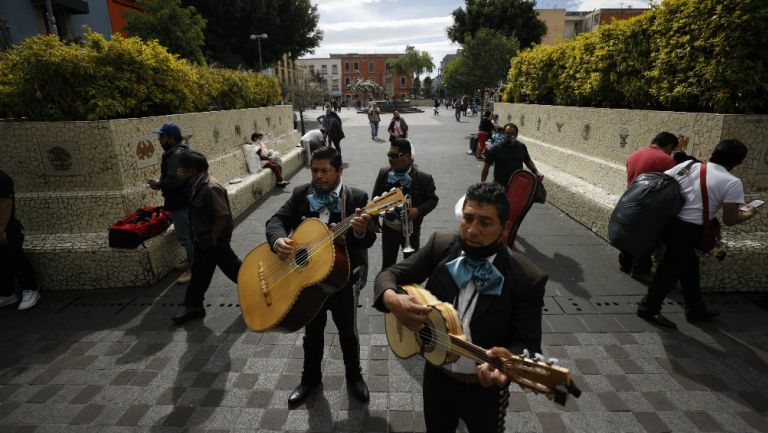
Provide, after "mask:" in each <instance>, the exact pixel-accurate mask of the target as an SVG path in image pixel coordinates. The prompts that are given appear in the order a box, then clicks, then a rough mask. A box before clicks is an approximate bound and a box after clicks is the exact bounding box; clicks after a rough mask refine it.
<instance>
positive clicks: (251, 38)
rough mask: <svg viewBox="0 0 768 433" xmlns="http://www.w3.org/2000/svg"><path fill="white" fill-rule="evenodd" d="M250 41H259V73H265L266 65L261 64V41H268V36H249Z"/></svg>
mask: <svg viewBox="0 0 768 433" xmlns="http://www.w3.org/2000/svg"><path fill="white" fill-rule="evenodd" d="M249 39H250V40H252V41H253V40H255V41H258V44H259V71H263V70H264V65H263V64H262V63H261V40H262V39H267V34H266V33H262V34H260V35H251V36H249Z"/></svg>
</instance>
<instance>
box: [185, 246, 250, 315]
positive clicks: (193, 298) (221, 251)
mask: <svg viewBox="0 0 768 433" xmlns="http://www.w3.org/2000/svg"><path fill="white" fill-rule="evenodd" d="M241 264H242V262H241V261H240V259H239V258H238V257H237V255H236V254H235V252H234V251H232V247H231V246H230V245H229V242H226V243H223V244H219V245H216V246H212V247H208V248H205V249H204V248H202V247H201V246H200V244H199V243H195V260H194V262H193V263H192V279H191V280H190V281H189V286H188V287H187V295H186V297H185V298H184V306H186V307H188V308H200V307H202V306H203V301H204V300H205V292H206V291H207V290H208V286H209V285H210V284H211V279H212V278H213V273H214V272H215V271H216V266H218V267H219V268H221V271H222V272H224V275H226V276H227V278H229V279H230V280H232V282H234V283H237V273H238V272H239V271H240V265H241Z"/></svg>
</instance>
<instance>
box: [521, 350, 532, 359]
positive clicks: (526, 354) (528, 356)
mask: <svg viewBox="0 0 768 433" xmlns="http://www.w3.org/2000/svg"><path fill="white" fill-rule="evenodd" d="M523 357H524V358H530V357H531V352H529V351H528V349H523Z"/></svg>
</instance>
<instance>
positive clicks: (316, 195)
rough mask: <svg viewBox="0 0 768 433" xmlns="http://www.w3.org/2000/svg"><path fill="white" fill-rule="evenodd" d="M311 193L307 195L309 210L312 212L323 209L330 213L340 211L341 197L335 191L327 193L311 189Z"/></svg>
mask: <svg viewBox="0 0 768 433" xmlns="http://www.w3.org/2000/svg"><path fill="white" fill-rule="evenodd" d="M312 191H313V193H312V194H310V195H308V196H307V200H309V210H310V211H312V212H320V211H322V210H323V209H328V212H330V213H334V212H336V213H340V212H341V199H340V198H339V195H338V194H336V191H331V192H328V193H321V192H317V191H314V189H313V190H312Z"/></svg>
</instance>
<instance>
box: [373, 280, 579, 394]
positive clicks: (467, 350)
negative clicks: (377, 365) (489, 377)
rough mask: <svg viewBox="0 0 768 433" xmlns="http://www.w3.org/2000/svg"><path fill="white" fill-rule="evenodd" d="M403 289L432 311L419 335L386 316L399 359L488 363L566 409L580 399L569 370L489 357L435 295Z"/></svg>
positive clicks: (516, 358)
mask: <svg viewBox="0 0 768 433" xmlns="http://www.w3.org/2000/svg"><path fill="white" fill-rule="evenodd" d="M402 289H403V290H405V292H406V293H407V294H409V295H411V296H413V297H414V298H415V299H416V300H417V301H418V302H419V303H420V304H422V305H426V306H429V307H432V311H431V312H430V313H429V314H428V320H427V323H426V324H425V326H424V327H423V328H422V329H420V330H419V331H418V332H415V331H412V330H410V329H408V328H407V327H406V326H405V325H403V324H402V323H401V322H400V321H399V320H398V319H397V317H396V316H395V315H394V314H393V313H387V314H386V315H385V324H386V332H387V341H388V342H389V347H390V348H391V349H392V352H394V353H395V355H397V356H398V357H399V358H403V359H406V358H410V357H412V356H413V355H416V354H419V355H421V356H423V357H424V359H426V360H427V362H429V363H430V364H432V365H435V366H438V367H439V366H442V365H446V364H450V363H452V362H455V361H457V360H458V359H459V357H460V356H463V357H466V358H468V359H471V360H473V361H475V362H477V363H483V362H487V363H489V364H490V365H491V366H493V367H495V368H497V369H498V370H500V371H501V372H502V373H504V374H505V375H506V376H507V377H508V378H509V379H510V380H511V381H512V382H515V383H516V384H518V385H520V386H521V387H523V388H526V389H529V390H531V391H534V392H537V393H540V394H544V395H545V396H547V398H549V399H550V400H554V401H555V402H556V403H558V404H560V405H562V406H565V403H566V401H567V399H568V396H569V395H573V396H574V397H577V398H578V397H579V396H580V395H581V391H580V390H579V388H578V387H577V386H576V385H575V384H574V383H573V381H572V380H571V375H570V371H569V370H568V369H567V368H563V367H560V366H558V365H555V363H554V360H551V361H552V362H546V361H544V360H543V358H542V357H541V355H538V356H537V357H536V358H537V359H532V358H530V357H528V356H527V354H526V355H522V356H520V355H512V356H511V357H510V358H508V359H506V358H505V359H500V358H494V357H490V356H488V354H487V353H486V350H485V349H483V348H482V347H480V346H476V345H474V344H472V343H470V342H469V341H467V338H466V336H465V335H464V331H463V330H462V326H461V319H459V315H458V314H457V313H456V310H455V309H454V308H453V305H451V304H449V303H447V302H441V301H440V300H438V299H437V298H436V297H435V296H434V295H433V294H432V293H430V292H429V291H427V290H425V289H423V288H422V287H420V286H418V285H415V284H412V285H406V286H402Z"/></svg>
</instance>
